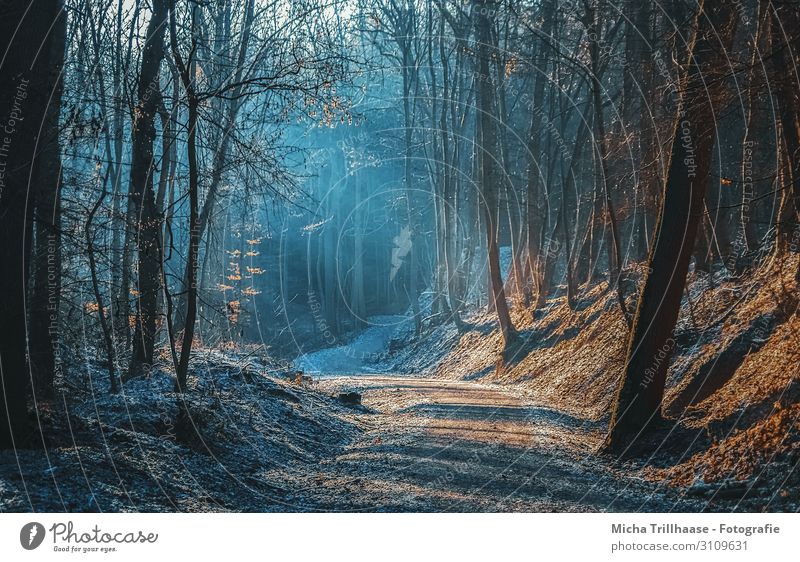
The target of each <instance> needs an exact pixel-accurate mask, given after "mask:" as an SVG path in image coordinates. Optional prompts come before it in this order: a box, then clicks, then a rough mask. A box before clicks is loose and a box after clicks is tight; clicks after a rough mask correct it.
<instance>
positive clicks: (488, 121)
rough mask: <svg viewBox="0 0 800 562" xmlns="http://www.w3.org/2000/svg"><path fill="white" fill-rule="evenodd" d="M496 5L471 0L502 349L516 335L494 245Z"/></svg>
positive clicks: (483, 184) (486, 215)
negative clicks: (492, 16) (491, 15)
mask: <svg viewBox="0 0 800 562" xmlns="http://www.w3.org/2000/svg"><path fill="white" fill-rule="evenodd" d="M495 8H496V4H495V3H494V2H491V1H486V0H475V4H474V7H473V11H474V13H476V14H477V16H476V20H475V35H476V36H475V39H476V41H477V43H478V45H477V50H478V75H479V77H480V80H479V81H478V108H479V111H480V116H479V118H478V123H479V131H480V143H479V147H480V157H479V160H480V176H479V177H480V190H481V195H482V196H483V205H482V208H483V220H484V224H485V226H486V249H487V252H488V255H489V278H490V291H491V294H490V297H489V298H490V300H491V302H492V303H493V304H494V307H495V310H496V311H497V319H498V322H499V324H500V331H501V332H502V334H503V342H504V345H505V349H506V350H508V349H509V346H510V345H511V344H512V343H513V342H514V341H515V340H516V338H517V332H516V329H515V328H514V324H513V323H512V321H511V314H510V313H509V310H508V302H507V301H506V295H505V290H504V287H503V278H502V275H501V271H500V252H499V249H498V243H497V230H498V228H497V219H498V214H499V205H498V201H497V191H496V190H497V179H496V177H495V170H494V167H495V161H496V151H497V133H496V131H495V124H494V122H493V119H492V115H493V114H494V103H493V100H492V96H493V94H494V87H493V85H492V82H493V80H492V74H491V70H490V62H489V58H490V56H491V54H490V48H491V47H490V46H491V45H494V43H493V39H492V30H491V21H490V19H489V16H488V14H489V13H494V12H493V11H492V10H494V9H495Z"/></svg>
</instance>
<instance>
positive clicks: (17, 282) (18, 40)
mask: <svg viewBox="0 0 800 562" xmlns="http://www.w3.org/2000/svg"><path fill="white" fill-rule="evenodd" d="M61 8H62V4H61V2H59V1H57V0H42V1H39V2H33V3H30V4H29V3H25V2H4V3H2V4H0V52H2V53H5V54H6V56H5V59H4V61H3V65H2V67H0V119H3V130H2V134H0V239H2V241H3V242H2V244H0V263H2V264H3V274H2V275H0V318H2V322H0V449H9V448H17V449H18V448H21V447H27V446H31V445H33V444H34V439H33V433H32V431H31V429H32V428H31V426H30V424H29V420H28V415H27V395H28V390H29V382H30V376H29V372H28V368H29V365H28V362H27V358H26V354H27V351H28V346H27V341H26V331H27V327H26V317H25V302H26V296H27V295H26V293H27V286H26V285H27V283H26V280H27V279H28V274H29V269H28V268H29V265H30V254H31V252H30V248H31V246H30V244H31V237H32V229H31V224H32V220H31V219H32V214H31V212H30V209H31V206H30V205H29V202H28V194H29V193H30V190H31V188H33V187H34V186H32V185H31V183H30V182H31V179H32V178H38V177H39V176H40V174H41V173H42V171H43V170H45V169H46V167H47V162H46V161H44V159H43V158H42V157H41V155H39V154H37V150H40V147H39V146H38V143H39V142H40V140H41V138H40V135H42V130H40V127H41V126H42V125H43V124H44V122H45V119H46V116H47V113H48V104H49V103H50V102H51V100H50V97H51V93H52V92H51V89H50V87H51V77H52V74H51V69H52V67H53V66H54V65H56V66H57V65H58V64H60V63H59V60H62V57H63V54H61V53H56V52H54V49H53V48H51V45H53V44H54V43H56V42H57V38H56V36H57V35H58V33H59V32H58V31H56V30H55V28H52V27H51V26H52V25H53V23H54V22H56V21H57V20H56V18H58V17H59V14H60V11H61ZM61 17H63V16H61ZM55 27H56V28H57V27H59V26H58V25H57V26H55ZM53 56H55V57H56V60H51V57H53ZM51 115H52V114H51ZM44 134H49V131H44Z"/></svg>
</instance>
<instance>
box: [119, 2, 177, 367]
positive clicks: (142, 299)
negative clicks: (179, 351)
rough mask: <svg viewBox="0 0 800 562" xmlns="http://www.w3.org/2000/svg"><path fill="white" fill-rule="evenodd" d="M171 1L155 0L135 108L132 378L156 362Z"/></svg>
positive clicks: (132, 177) (143, 53)
mask: <svg viewBox="0 0 800 562" xmlns="http://www.w3.org/2000/svg"><path fill="white" fill-rule="evenodd" d="M168 8H169V6H168V1H167V0H153V13H152V15H151V17H150V21H149V23H148V25H147V31H146V34H145V46H144V49H143V52H142V66H141V71H140V73H139V79H138V90H137V98H138V100H137V104H136V108H135V110H134V121H133V138H132V139H131V142H132V152H131V179H130V186H131V189H130V191H131V201H130V203H131V204H132V205H133V224H134V225H135V239H136V248H137V250H138V269H139V270H138V274H139V283H138V286H137V294H136V307H135V308H136V311H135V312H136V326H135V333H134V338H133V356H132V357H131V361H130V365H129V367H128V372H127V376H126V379H128V378H131V377H135V376H139V375H141V374H143V372H144V371H145V370H146V369H149V367H150V366H151V365H152V364H153V354H154V350H155V337H156V317H157V315H158V294H159V292H160V274H159V272H160V264H161V216H160V215H159V214H158V209H157V208H156V201H155V193H154V190H153V172H154V170H155V166H154V160H153V143H154V141H155V137H156V129H155V116H156V113H157V110H158V105H159V103H160V96H161V94H160V87H159V70H160V68H161V61H162V60H163V59H164V31H165V28H166V22H167V13H168V11H169V9H168Z"/></svg>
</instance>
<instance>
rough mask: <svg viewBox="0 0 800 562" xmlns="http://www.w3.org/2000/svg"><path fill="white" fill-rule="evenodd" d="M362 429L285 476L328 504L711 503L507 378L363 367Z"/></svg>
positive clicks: (430, 507) (357, 379) (666, 507)
mask: <svg viewBox="0 0 800 562" xmlns="http://www.w3.org/2000/svg"><path fill="white" fill-rule="evenodd" d="M318 387H319V388H320V389H324V390H325V391H329V392H332V393H339V392H358V393H359V394H360V395H361V396H362V404H363V413H362V414H361V415H360V416H359V418H360V419H359V422H360V425H361V426H362V428H363V432H362V433H361V434H360V435H359V436H358V438H357V439H356V440H355V441H354V442H352V443H351V444H350V445H348V446H347V447H346V448H345V449H344V451H343V452H342V453H341V454H339V455H337V456H335V457H333V458H331V459H328V460H326V461H325V462H323V463H321V464H319V465H318V466H317V467H316V468H317V472H316V473H309V474H303V473H299V474H298V473H295V474H282V475H280V477H281V478H282V479H284V480H286V481H295V482H297V483H298V484H299V486H300V487H302V488H305V489H306V490H308V494H309V497H310V498H313V503H314V504H316V505H317V506H318V507H319V508H322V509H326V510H332V511H375V510H378V511H525V512H529V511H700V510H703V509H705V508H706V507H707V506H708V503H707V502H704V501H699V500H697V499H691V498H686V497H681V495H680V494H678V493H676V492H675V491H674V490H672V489H670V488H668V487H661V486H658V485H656V484H653V483H652V482H648V481H646V480H644V479H642V478H638V477H632V476H631V475H630V474H627V473H626V471H625V470H624V469H621V468H620V467H615V466H613V465H612V464H611V463H609V462H607V460H606V459H603V458H602V457H598V456H597V455H595V453H594V451H595V450H596V448H597V446H598V445H599V442H600V440H601V439H602V435H603V433H604V431H605V428H604V427H603V426H602V425H601V424H598V423H596V422H591V421H588V420H584V419H580V418H575V417H572V416H570V415H567V414H564V413H563V412H559V411H557V410H552V409H549V408H542V407H536V406H535V405H533V404H532V403H531V402H530V400H528V399H526V398H525V397H524V396H523V395H521V394H519V393H515V392H514V391H513V390H512V389H510V388H508V387H500V386H498V385H486V384H480V383H476V382H459V381H443V380H441V379H435V378H427V377H415V376H387V375H384V374H376V375H369V374H366V375H365V374H361V375H357V376H351V377H346V376H345V377H335V378H328V379H324V380H322V381H320V382H319V383H318Z"/></svg>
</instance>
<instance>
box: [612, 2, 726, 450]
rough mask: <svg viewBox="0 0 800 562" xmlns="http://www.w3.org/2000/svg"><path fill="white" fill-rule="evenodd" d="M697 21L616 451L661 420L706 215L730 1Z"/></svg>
mask: <svg viewBox="0 0 800 562" xmlns="http://www.w3.org/2000/svg"><path fill="white" fill-rule="evenodd" d="M694 25H695V26H697V27H696V28H695V29H696V32H695V33H694V38H693V40H692V42H691V43H692V44H691V45H690V52H692V53H693V54H692V58H691V61H690V65H691V66H690V69H689V73H688V79H687V83H686V86H685V89H684V92H683V95H682V104H681V107H682V109H681V110H680V111H679V116H678V118H677V119H676V122H675V128H674V134H673V143H672V157H671V160H670V167H669V172H668V175H667V181H666V184H665V187H664V196H663V200H662V205H661V209H660V212H659V216H658V222H657V229H656V238H655V241H654V244H653V247H652V249H651V252H650V260H649V261H650V269H649V273H648V275H647V277H646V279H645V282H644V288H643V289H642V295H641V297H640V299H639V306H638V309H637V311H636V316H635V318H634V322H633V328H632V330H631V336H630V339H629V343H628V355H627V361H626V366H625V370H624V372H623V375H622V378H621V381H620V385H619V391H618V394H617V398H616V401H615V403H614V406H613V412H612V416H611V424H610V432H609V435H608V439H607V441H606V448H607V450H609V451H611V452H615V453H621V452H624V451H625V449H626V448H627V447H628V446H629V445H630V444H631V443H632V442H633V441H634V440H635V439H636V438H637V436H639V434H640V433H641V432H643V431H645V430H646V428H647V427H648V426H649V424H651V423H652V422H653V421H656V420H658V419H660V417H661V402H662V399H663V396H664V384H665V381H666V375H667V368H668V366H669V361H670V358H671V356H672V353H673V351H674V346H675V340H674V339H673V337H672V331H673V329H674V328H675V324H676V322H677V319H678V313H679V311H680V305H681V297H682V295H683V290H684V285H685V283H686V275H687V273H688V269H689V261H690V258H691V256H692V250H693V249H694V243H695V238H696V235H697V229H698V226H699V223H700V221H701V219H702V216H703V214H704V201H705V194H706V189H707V186H708V178H709V173H710V171H711V161H712V151H713V149H714V138H715V133H716V131H715V128H714V127H715V120H714V109H715V104H716V103H719V101H720V98H721V95H722V93H723V91H724V89H725V87H726V84H725V82H724V80H723V78H722V76H721V75H722V73H724V72H725V70H726V69H727V64H728V63H727V59H726V56H727V52H728V47H729V43H730V40H731V38H732V36H733V31H734V28H735V25H736V17H735V9H734V8H733V5H732V2H731V1H730V0H719V1H715V2H703V1H701V2H700V3H699V6H698V14H697V15H696V17H695V19H694ZM692 46H693V49H692Z"/></svg>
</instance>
